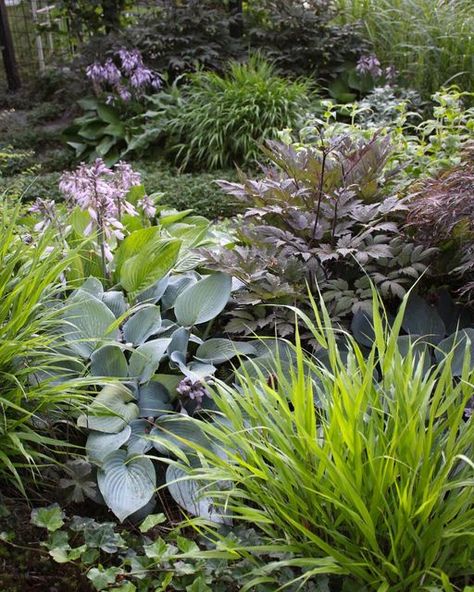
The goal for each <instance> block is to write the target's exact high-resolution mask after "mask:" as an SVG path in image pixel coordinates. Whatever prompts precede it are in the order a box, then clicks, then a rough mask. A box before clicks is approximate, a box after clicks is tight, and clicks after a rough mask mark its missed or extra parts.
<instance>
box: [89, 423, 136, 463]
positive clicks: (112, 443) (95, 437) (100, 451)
mask: <svg viewBox="0 0 474 592" xmlns="http://www.w3.org/2000/svg"><path fill="white" fill-rule="evenodd" d="M131 433H132V429H131V427H130V426H129V425H127V426H125V427H124V428H123V430H122V431H121V432H117V433H116V434H104V433H103V432H91V433H90V434H89V436H88V437H87V442H86V452H87V456H88V458H89V460H90V461H91V462H93V463H95V464H97V465H100V464H101V463H102V462H103V461H104V459H105V458H106V457H107V456H108V455H109V454H110V453H111V452H114V451H115V450H118V449H119V448H120V447H121V446H123V445H124V444H125V443H126V442H128V440H129V439H130V435H131Z"/></svg>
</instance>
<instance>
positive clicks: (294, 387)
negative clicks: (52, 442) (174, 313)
mask: <svg viewBox="0 0 474 592" xmlns="http://www.w3.org/2000/svg"><path fill="white" fill-rule="evenodd" d="M373 297H374V302H375V305H374V308H373V326H374V334H375V341H374V344H373V346H372V348H371V349H370V351H367V352H366V354H365V355H364V354H363V352H362V351H361V348H360V347H359V346H358V345H357V343H356V342H355V341H354V339H353V338H352V337H350V336H349V335H346V334H343V333H340V334H338V333H337V332H336V331H335V330H333V329H332V328H331V326H330V319H329V316H328V314H327V312H326V311H325V309H324V307H323V309H322V311H320V310H319V309H318V308H317V306H316V305H315V304H314V302H313V310H314V318H315V321H314V322H313V321H311V320H310V319H309V318H308V317H306V316H305V315H303V314H302V313H299V312H298V311H297V310H295V314H296V315H297V316H298V318H299V320H300V323H301V324H302V325H303V324H305V325H307V326H309V328H310V329H311V331H312V333H313V335H314V337H315V339H316V340H317V341H318V343H319V346H320V352H319V354H317V355H316V356H314V357H313V356H310V355H308V354H306V353H305V352H304V351H303V349H302V346H301V343H300V341H299V338H298V337H297V339H296V345H295V346H294V350H293V362H292V363H291V364H290V365H289V364H288V360H286V361H284V360H283V359H281V360H278V359H277V360H276V361H275V362H274V364H273V369H272V375H271V377H270V378H268V373H267V370H264V369H262V368H260V369H259V368H257V367H256V363H253V365H247V368H248V371H247V372H243V373H242V372H241V373H240V380H239V386H238V388H235V387H233V386H229V385H225V384H220V386H219V387H218V388H216V389H214V392H213V393H212V396H213V401H214V403H215V405H216V406H217V409H218V416H219V415H221V416H222V418H223V419H219V417H217V418H216V422H215V423H209V424H206V426H205V428H204V429H205V431H206V433H207V435H208V437H209V440H210V441H212V442H213V445H214V446H216V447H217V449H218V450H219V453H218V454H216V453H214V454H212V453H210V452H208V451H206V450H205V449H204V448H202V449H201V454H202V455H203V458H204V459H205V460H203V463H202V464H203V467H200V468H197V469H196V468H192V467H190V466H186V465H185V464H183V463H181V469H184V470H186V471H187V473H188V478H190V479H191V480H193V481H194V482H195V483H197V484H199V486H200V487H201V492H205V495H206V496H210V497H212V498H213V500H214V504H215V506H216V507H219V508H220V509H221V510H222V511H224V512H225V513H226V515H227V516H228V517H232V518H233V520H234V522H235V523H236V524H239V523H242V522H244V523H247V524H249V523H250V524H252V525H253V526H255V527H257V528H258V530H259V532H260V533H261V534H262V537H263V538H262V546H261V548H258V547H256V548H253V549H244V548H242V549H241V551H242V552H249V551H250V552H255V553H257V554H258V553H264V554H270V555H271V554H272V553H278V554H280V555H279V556H278V559H277V560H276V561H273V562H271V563H269V564H268V565H266V567H265V568H263V569H260V570H258V571H257V572H255V573H254V574H253V575H254V576H255V577H254V579H253V584H252V583H249V584H248V586H246V587H245V588H244V589H245V590H249V589H251V586H252V585H254V584H255V583H256V582H271V578H272V572H273V570H274V569H277V568H281V567H285V566H286V567H288V566H292V567H297V566H299V567H300V568H302V572H301V574H302V575H301V577H300V578H299V579H300V580H301V583H303V581H304V580H310V581H311V582H315V583H317V582H318V578H320V574H332V575H331V578H332V580H333V581H334V583H335V587H334V588H331V589H334V590H340V589H341V588H340V585H341V582H340V580H339V579H338V578H339V577H340V576H343V579H344V582H345V583H344V586H343V588H342V589H343V590H364V591H370V590H374V591H378V592H382V591H387V592H388V591H390V592H402V591H403V592H414V591H415V590H416V591H420V590H435V589H436V590H440V589H441V588H437V587H436V586H437V585H440V586H442V589H443V590H453V589H454V588H453V587H451V586H456V585H459V586H460V589H462V585H465V584H467V583H469V577H470V575H472V567H473V564H472V559H473V551H474V537H473V533H474V495H473V493H474V462H473V456H474V423H473V419H472V416H471V417H469V414H468V413H465V408H466V406H467V404H468V401H469V400H470V397H471V396H472V390H473V370H472V368H473V366H472V363H471V360H470V353H471V352H470V349H471V347H472V346H470V347H469V348H468V349H467V350H466V354H465V358H464V365H463V369H462V375H461V377H460V378H459V379H456V378H455V377H454V376H453V372H452V369H451V365H452V359H453V351H451V352H450V353H448V354H447V355H446V356H445V357H444V359H443V360H442V362H441V363H440V364H439V365H437V366H434V367H431V368H429V369H427V368H426V366H425V364H424V356H423V355H422V354H420V353H419V351H417V348H416V340H415V338H413V340H412V342H410V343H409V344H408V345H407V344H406V342H405V346H404V347H403V348H402V346H401V344H400V345H399V341H398V335H399V331H400V326H401V323H402V319H403V314H404V308H405V306H406V302H407V300H406V299H405V300H404V303H403V305H402V308H401V311H400V312H399V314H398V315H397V317H396V319H395V320H394V321H393V324H392V326H391V327H389V324H388V322H387V321H388V319H387V317H386V315H385V312H384V311H383V309H382V305H381V302H380V300H379V299H378V298H377V296H376V294H375V292H374V294H373ZM322 360H325V361H324V363H323V362H322ZM223 484H226V485H224V486H223ZM229 550H230V549H229ZM236 551H238V549H235V548H234V549H232V552H236ZM273 556H274V555H273ZM278 589H280V588H278ZM456 589H458V588H456Z"/></svg>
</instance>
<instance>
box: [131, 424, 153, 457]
mask: <svg viewBox="0 0 474 592" xmlns="http://www.w3.org/2000/svg"><path fill="white" fill-rule="evenodd" d="M130 428H131V430H132V433H131V435H130V440H129V441H128V447H127V449H128V454H129V456H132V455H134V454H135V455H141V454H146V453H147V452H148V451H149V450H151V449H152V448H153V443H152V442H151V440H150V439H149V438H148V436H149V434H150V430H151V424H150V422H149V421H147V420H146V419H134V420H133V421H132V422H131V423H130Z"/></svg>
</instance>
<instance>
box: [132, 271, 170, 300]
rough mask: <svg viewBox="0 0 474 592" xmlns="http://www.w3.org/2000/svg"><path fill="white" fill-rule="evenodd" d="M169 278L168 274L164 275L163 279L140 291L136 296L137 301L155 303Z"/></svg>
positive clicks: (163, 291) (164, 289) (161, 294)
mask: <svg viewBox="0 0 474 592" xmlns="http://www.w3.org/2000/svg"><path fill="white" fill-rule="evenodd" d="M169 280H170V277H169V275H165V277H164V278H163V279H161V280H158V281H157V282H155V283H154V284H153V286H151V287H150V288H147V289H146V290H144V291H143V292H140V294H138V296H137V302H143V303H144V302H150V303H151V304H156V303H157V302H158V301H159V300H160V299H161V297H162V296H163V294H164V293H165V291H166V288H167V287H168V283H169Z"/></svg>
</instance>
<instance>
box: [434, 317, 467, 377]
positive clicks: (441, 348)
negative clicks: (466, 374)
mask: <svg viewBox="0 0 474 592" xmlns="http://www.w3.org/2000/svg"><path fill="white" fill-rule="evenodd" d="M453 349H454V355H453V361H452V366H451V368H452V372H453V375H454V376H461V374H462V368H463V364H464V355H465V354H466V349H467V350H468V356H469V357H470V367H471V370H472V369H473V368H474V329H461V331H459V332H457V333H453V334H452V335H450V336H449V337H447V338H446V339H443V341H441V343H439V344H438V345H437V348H436V349H435V357H436V360H437V361H438V362H441V361H442V360H444V358H445V356H446V355H447V354H449V353H450V352H451V351H452V350H453Z"/></svg>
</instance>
